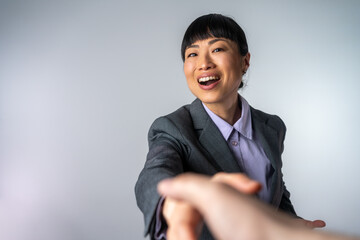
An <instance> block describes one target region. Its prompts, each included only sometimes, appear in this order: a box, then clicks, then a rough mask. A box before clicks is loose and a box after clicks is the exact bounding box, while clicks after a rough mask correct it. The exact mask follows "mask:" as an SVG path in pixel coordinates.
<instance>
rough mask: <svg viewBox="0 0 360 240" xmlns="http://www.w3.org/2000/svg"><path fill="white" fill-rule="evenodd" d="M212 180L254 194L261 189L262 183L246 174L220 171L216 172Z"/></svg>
mask: <svg viewBox="0 0 360 240" xmlns="http://www.w3.org/2000/svg"><path fill="white" fill-rule="evenodd" d="M211 180H212V181H215V182H220V183H225V184H228V185H230V186H231V187H233V188H235V189H236V190H238V191H240V192H242V193H247V194H254V193H257V192H259V191H260V189H261V184H260V183H259V182H256V181H254V180H251V179H250V178H248V177H247V176H246V175H245V174H241V173H225V172H219V173H217V174H215V175H214V176H213V177H212V178H211Z"/></svg>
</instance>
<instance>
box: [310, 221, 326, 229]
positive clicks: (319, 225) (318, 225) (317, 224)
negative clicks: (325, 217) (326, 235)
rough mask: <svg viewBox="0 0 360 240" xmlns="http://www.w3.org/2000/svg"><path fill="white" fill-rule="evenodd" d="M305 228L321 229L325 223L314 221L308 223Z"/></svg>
mask: <svg viewBox="0 0 360 240" xmlns="http://www.w3.org/2000/svg"><path fill="white" fill-rule="evenodd" d="M306 226H307V227H310V228H323V227H325V226H326V223H325V222H324V221H322V220H314V221H308V222H307V224H306Z"/></svg>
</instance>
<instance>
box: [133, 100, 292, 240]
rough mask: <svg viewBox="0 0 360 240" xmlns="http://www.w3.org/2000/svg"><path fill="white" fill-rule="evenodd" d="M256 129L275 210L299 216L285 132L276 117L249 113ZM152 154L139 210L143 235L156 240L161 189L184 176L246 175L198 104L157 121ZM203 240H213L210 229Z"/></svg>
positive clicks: (139, 188) (138, 190) (139, 185)
mask: <svg viewBox="0 0 360 240" xmlns="http://www.w3.org/2000/svg"><path fill="white" fill-rule="evenodd" d="M250 110H251V118H252V126H253V131H254V134H255V137H256V139H259V141H260V143H261V145H262V147H263V149H264V151H265V154H266V156H267V157H268V158H269V160H270V162H271V165H272V171H271V173H270V176H269V177H271V182H272V183H271V195H272V202H271V204H272V205H273V206H275V207H276V208H280V209H282V210H284V211H286V212H288V213H291V214H293V215H296V213H295V211H294V208H293V206H292V204H291V202H290V193H289V192H288V191H287V190H286V187H285V185H284V181H283V175H282V172H281V167H282V161H281V154H282V152H283V149H284V145H283V142H284V138H285V132H286V127H285V125H284V123H283V121H282V120H281V119H280V118H279V117H278V116H275V115H269V114H266V113H264V112H261V111H259V110H256V109H254V108H252V107H250ZM148 141H149V152H148V155H147V159H146V162H145V166H144V168H143V170H142V171H141V173H140V175H139V178H138V180H137V182H136V185H135V194H136V200H137V205H138V206H139V208H140V210H141V211H142V212H143V214H144V220H145V235H146V234H148V233H149V234H150V236H151V238H152V237H153V234H154V230H155V226H154V224H155V212H156V208H157V205H158V202H159V199H160V196H159V194H158V192H157V189H156V187H157V184H158V182H159V181H161V180H162V179H165V178H169V177H173V176H176V175H178V174H180V173H183V172H190V171H191V172H196V173H201V174H206V175H213V174H215V173H217V172H220V171H223V172H242V169H241V168H240V166H239V165H238V163H237V161H236V160H235V158H234V156H233V155H232V152H231V150H230V149H229V147H228V144H227V142H226V141H225V139H224V137H223V136H222V135H221V132H220V130H219V129H218V128H217V126H216V125H215V123H214V122H213V121H212V120H211V118H210V117H209V115H208V114H207V113H206V111H205V109H204V107H203V106H202V104H201V101H200V100H199V99H196V100H195V101H194V102H192V103H191V104H189V105H185V106H183V107H181V108H179V109H178V110H176V111H175V112H173V113H171V114H169V115H167V116H164V117H160V118H158V119H156V120H155V121H154V123H153V124H152V126H151V127H150V130H149V134H148ZM201 239H213V238H212V236H211V234H210V233H209V232H208V230H207V229H206V227H205V228H204V230H203V233H202V236H201Z"/></svg>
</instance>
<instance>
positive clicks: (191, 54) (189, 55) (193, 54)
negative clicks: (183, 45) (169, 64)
mask: <svg viewBox="0 0 360 240" xmlns="http://www.w3.org/2000/svg"><path fill="white" fill-rule="evenodd" d="M196 56H197V54H196V53H190V54H188V55H187V57H188V58H189V57H196Z"/></svg>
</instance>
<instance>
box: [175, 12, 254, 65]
mask: <svg viewBox="0 0 360 240" xmlns="http://www.w3.org/2000/svg"><path fill="white" fill-rule="evenodd" d="M211 37H216V38H226V39H230V40H232V41H234V42H235V43H236V44H237V46H238V49H239V53H240V54H241V56H245V55H246V54H247V53H248V45H247V41H246V37H245V33H244V31H243V30H242V28H241V27H240V26H239V25H238V24H237V23H236V22H235V21H234V19H232V18H230V17H227V16H223V15H221V14H214V13H212V14H208V15H203V16H201V17H198V18H197V19H195V20H194V21H193V22H192V23H191V24H190V26H189V27H188V29H187V30H186V32H185V35H184V38H183V41H182V44H181V57H182V60H183V61H185V50H186V48H187V47H189V46H190V45H191V44H193V43H194V42H196V41H198V40H204V39H207V38H211Z"/></svg>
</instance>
